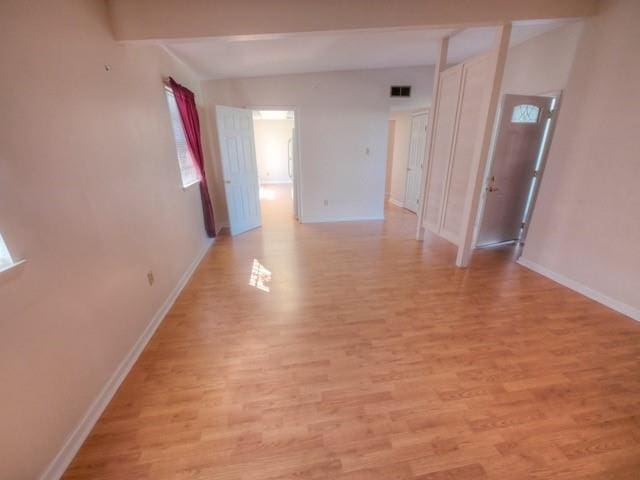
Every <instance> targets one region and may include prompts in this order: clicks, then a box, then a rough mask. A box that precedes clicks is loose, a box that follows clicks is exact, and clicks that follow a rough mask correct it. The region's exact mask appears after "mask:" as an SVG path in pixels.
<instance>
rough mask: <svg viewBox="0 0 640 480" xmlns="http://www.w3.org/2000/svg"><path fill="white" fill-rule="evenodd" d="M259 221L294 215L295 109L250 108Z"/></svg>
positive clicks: (295, 215) (295, 216)
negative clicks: (259, 210) (258, 192)
mask: <svg viewBox="0 0 640 480" xmlns="http://www.w3.org/2000/svg"><path fill="white" fill-rule="evenodd" d="M253 132H254V138H255V147H256V163H257V169H258V184H259V188H260V194H259V196H260V206H261V211H262V220H263V222H264V221H267V222H268V221H272V220H277V219H282V220H284V219H286V218H297V212H296V205H295V203H296V202H295V194H294V151H295V112H294V111H293V110H253Z"/></svg>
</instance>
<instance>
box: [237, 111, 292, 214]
mask: <svg viewBox="0 0 640 480" xmlns="http://www.w3.org/2000/svg"><path fill="white" fill-rule="evenodd" d="M242 108H246V109H247V110H270V111H285V110H286V111H289V112H293V125H294V129H293V132H294V135H295V138H294V141H293V144H294V146H295V149H294V151H293V210H294V213H295V215H296V217H297V220H298V222H300V223H304V205H303V203H302V191H303V187H302V157H301V153H300V152H301V151H302V149H301V148H300V123H301V122H300V109H299V108H298V107H296V106H293V105H245V106H244V107H242Z"/></svg>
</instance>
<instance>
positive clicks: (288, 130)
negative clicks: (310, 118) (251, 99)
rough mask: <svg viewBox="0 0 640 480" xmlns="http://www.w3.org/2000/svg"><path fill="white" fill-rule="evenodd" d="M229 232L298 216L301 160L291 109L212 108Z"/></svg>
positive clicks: (295, 218)
mask: <svg viewBox="0 0 640 480" xmlns="http://www.w3.org/2000/svg"><path fill="white" fill-rule="evenodd" d="M216 119H217V126H218V140H219V145H220V158H221V163H222V170H223V175H224V184H225V197H226V200H227V210H228V214H229V227H230V230H231V235H238V234H241V233H244V232H246V231H248V230H252V229H254V228H257V227H260V226H261V225H262V224H263V223H265V222H267V223H274V222H278V221H280V223H282V222H285V223H292V220H297V219H298V218H299V212H300V201H299V198H300V197H299V194H298V192H299V175H298V173H297V172H298V171H299V161H298V147H297V146H298V140H297V131H298V129H297V128H296V120H297V119H296V113H295V109H293V108H276V107H273V108H258V107H256V108H236V107H226V106H221V105H218V106H216Z"/></svg>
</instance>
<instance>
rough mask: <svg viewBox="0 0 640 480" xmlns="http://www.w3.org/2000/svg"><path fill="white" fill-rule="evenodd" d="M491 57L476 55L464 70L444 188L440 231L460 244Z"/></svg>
mask: <svg viewBox="0 0 640 480" xmlns="http://www.w3.org/2000/svg"><path fill="white" fill-rule="evenodd" d="M489 60H490V57H489V56H488V55H482V56H480V57H476V58H474V59H473V60H470V61H469V62H466V63H465V64H464V68H463V72H462V84H461V87H460V103H459V106H458V120H457V127H456V133H455V135H454V140H453V149H452V153H451V160H450V164H449V171H448V174H447V185H446V187H445V189H444V191H445V195H444V200H443V204H444V214H443V217H442V223H441V230H440V234H441V235H442V236H443V237H444V238H446V239H447V240H449V241H451V242H453V243H455V244H456V245H457V244H458V243H459V237H460V231H461V227H462V210H463V208H464V202H465V198H466V195H467V188H468V183H469V170H470V168H471V160H472V158H473V153H474V148H475V146H476V144H477V137H478V134H479V132H478V129H479V123H480V115H479V112H480V110H481V108H480V107H481V105H482V102H483V99H484V96H485V95H486V91H487V78H488V74H489V67H490V62H489Z"/></svg>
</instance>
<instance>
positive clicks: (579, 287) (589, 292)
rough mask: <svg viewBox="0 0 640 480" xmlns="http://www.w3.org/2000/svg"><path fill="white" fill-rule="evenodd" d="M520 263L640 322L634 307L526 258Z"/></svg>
mask: <svg viewBox="0 0 640 480" xmlns="http://www.w3.org/2000/svg"><path fill="white" fill-rule="evenodd" d="M518 263H519V264H520V265H522V266H523V267H526V268H528V269H530V270H533V271H534V272H536V273H539V274H540V275H544V276H545V277H547V278H550V279H551V280H553V281H555V282H558V283H559V284H560V285H564V286H565V287H567V288H570V289H571V290H574V291H576V292H578V293H581V294H582V295H584V296H585V297H588V298H590V299H591V300H595V301H596V302H598V303H601V304H602V305H605V306H607V307H609V308H611V309H613V310H615V311H616V312H620V313H622V314H623V315H626V316H627V317H631V318H633V319H634V320H638V321H640V309H637V308H635V307H632V306H631V305H627V304H626V303H623V302H621V301H619V300H616V299H615V298H611V297H609V296H608V295H605V294H604V293H602V292H599V291H597V290H594V289H593V288H591V287H587V286H586V285H583V284H582V283H580V282H577V281H575V280H573V279H571V278H569V277H565V276H564V275H562V274H560V273H556V272H554V271H552V270H549V269H548V268H546V267H543V266H542V265H539V264H537V263H535V262H532V261H531V260H527V259H526V258H523V257H520V258H519V259H518Z"/></svg>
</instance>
